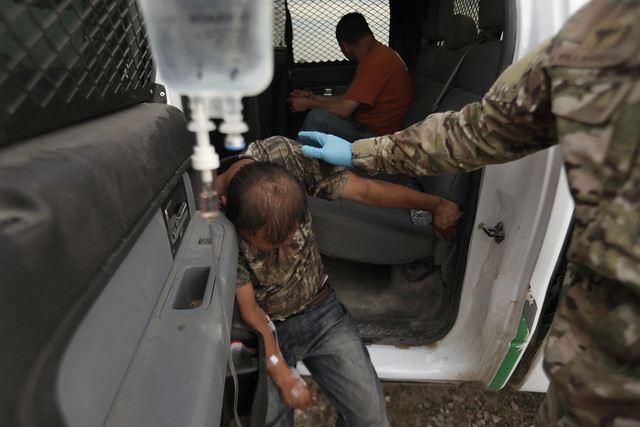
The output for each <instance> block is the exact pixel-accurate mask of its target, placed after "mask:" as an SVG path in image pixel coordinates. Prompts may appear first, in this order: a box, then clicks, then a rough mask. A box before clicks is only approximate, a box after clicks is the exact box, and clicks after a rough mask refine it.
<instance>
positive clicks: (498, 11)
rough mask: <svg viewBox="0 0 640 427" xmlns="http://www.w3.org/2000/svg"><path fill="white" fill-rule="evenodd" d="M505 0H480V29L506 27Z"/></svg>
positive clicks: (501, 28)
mask: <svg viewBox="0 0 640 427" xmlns="http://www.w3.org/2000/svg"><path fill="white" fill-rule="evenodd" d="M504 15H505V13H504V0H480V4H479V6H478V26H479V27H480V30H500V31H502V30H503V29H504Z"/></svg>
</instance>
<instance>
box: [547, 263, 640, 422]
mask: <svg viewBox="0 0 640 427" xmlns="http://www.w3.org/2000/svg"><path fill="white" fill-rule="evenodd" d="M564 293H565V294H564V296H563V298H562V301H561V303H560V306H559V307H558V310H557V312H556V315H555V318H554V320H553V324H552V326H551V331H550V335H549V341H548V343H547V347H546V350H545V361H544V365H545V366H544V367H545V371H546V372H547V375H548V376H549V379H550V385H549V391H548V392H547V396H546V398H545V401H544V402H543V404H542V406H541V408H540V411H539V412H538V417H537V420H536V424H537V425H542V426H548V425H554V426H590V425H615V426H632V425H634V426H635V425H638V426H640V299H639V298H638V297H637V296H636V295H635V294H634V293H633V292H631V291H630V290H629V289H627V288H625V287H624V286H622V285H620V284H619V283H617V282H614V281H611V280H607V279H604V278H602V277H599V276H594V275H592V274H590V273H589V272H585V271H584V270H581V269H580V268H578V267H576V266H575V265H573V266H570V267H569V270H568V274H567V278H566V280H565V285H564Z"/></svg>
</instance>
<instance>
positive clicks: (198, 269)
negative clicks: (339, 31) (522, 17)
mask: <svg viewBox="0 0 640 427" xmlns="http://www.w3.org/2000/svg"><path fill="white" fill-rule="evenodd" d="M317 3H318V2H311V1H304V0H275V1H274V11H276V15H275V16H274V79H273V81H272V83H271V85H270V86H269V87H268V89H267V90H265V91H264V92H263V93H262V94H260V95H258V96H255V97H250V98H245V99H244V101H243V104H244V116H245V120H246V121H247V123H248V124H249V132H248V133H247V134H245V139H246V140H247V141H252V140H256V139H262V138H266V137H269V136H272V135H286V136H288V137H290V138H292V139H295V137H296V134H297V132H298V129H299V126H300V124H301V122H302V120H303V119H304V114H293V113H291V112H290V111H289V108H288V106H287V103H286V98H287V97H288V93H289V92H290V91H291V90H293V89H306V90H312V91H314V92H315V93H317V94H326V93H331V94H339V93H344V92H345V91H346V88H347V87H348V85H349V82H350V81H351V78H352V77H353V73H354V69H355V68H354V66H353V65H352V64H349V63H348V62H347V61H346V59H345V58H340V57H337V59H335V58H334V59H329V60H322V59H320V60H312V59H308V58H305V57H304V54H303V53H301V51H299V49H302V48H301V47H300V46H303V47H304V44H305V42H302V44H296V43H297V42H296V40H297V39H302V40H304V37H305V36H304V35H305V33H304V31H305V27H304V25H305V20H303V19H300V17H301V16H302V15H303V14H304V12H305V11H306V10H307V9H305V8H313V7H318V6H317ZM320 3H322V2H320ZM336 3H339V4H341V6H344V13H348V12H351V11H353V9H352V8H353V5H351V4H350V2H348V1H344V2H331V4H332V5H335V4H336ZM370 3H371V7H374V8H375V7H380V8H381V9H380V10H382V11H383V12H380V13H383V15H384V19H383V21H384V22H385V27H384V28H386V33H383V34H381V33H378V32H376V31H378V30H375V31H374V34H375V35H376V37H377V38H378V39H379V40H380V39H381V38H382V39H383V40H384V42H385V43H388V45H389V46H391V47H392V48H394V49H395V50H396V51H397V52H398V53H399V54H400V56H401V57H402V58H403V60H404V61H405V63H406V65H407V67H408V69H409V71H410V73H411V77H412V84H413V90H414V99H413V102H412V104H411V106H410V109H409V112H408V113H407V115H406V117H405V119H404V125H405V126H409V125H411V124H414V123H417V122H419V121H421V120H423V119H424V118H425V117H426V116H427V115H428V114H430V113H432V112H441V111H448V110H457V109H459V108H461V107H462V106H464V105H465V104H467V103H469V102H474V101H479V100H480V99H481V97H482V95H483V94H484V93H485V92H486V91H487V89H488V88H489V87H490V86H491V84H492V83H493V81H494V80H495V79H496V78H497V76H498V75H499V73H500V72H501V71H502V70H503V69H504V68H505V67H506V66H508V65H509V64H510V63H511V61H512V58H513V52H514V46H515V30H516V29H515V22H516V20H515V5H514V4H513V2H510V1H508V0H426V1H419V0H410V1H409V0H388V1H387V0H379V1H376V2H374V1H372V2H370ZM358 4H359V5H362V3H358ZM378 4H379V5H378ZM359 7H360V6H359ZM320 10H322V8H321V9H320ZM376 10H377V9H372V10H371V12H370V13H371V14H373V13H374V12H375V11H376ZM278 11H279V12H278ZM359 11H360V12H362V13H363V14H364V15H365V17H368V16H367V11H366V10H359ZM278 13H280V15H278ZM333 13H339V11H333ZM338 16H339V15H338ZM0 20H1V22H2V26H3V28H4V30H2V32H1V33H0V34H2V36H1V37H2V40H3V42H2V43H1V44H0V46H1V47H0V58H1V61H0V63H1V64H2V67H1V68H0V98H1V105H2V110H1V111H2V114H0V121H1V130H0V208H1V209H0V248H2V249H1V250H0V265H1V271H2V274H1V275H0V276H1V277H0V284H1V286H2V290H3V292H4V295H3V298H2V299H1V300H0V301H1V303H0V304H1V308H0V312H1V313H2V320H3V321H2V322H1V323H2V327H0V331H1V332H0V334H1V337H2V340H3V341H2V342H3V348H4V349H5V350H4V351H3V352H2V353H3V355H2V361H3V363H2V368H1V369H2V379H3V381H2V383H3V385H2V387H1V388H0V393H1V397H0V400H1V402H2V408H1V411H2V414H1V417H2V419H3V420H5V422H7V423H8V424H9V425H21V426H22V425H29V426H30V425H82V426H90V425H123V423H124V422H125V421H126V422H127V423H128V424H130V425H131V424H132V425H181V424H209V423H210V420H211V417H213V418H214V419H220V420H221V421H220V423H221V424H222V425H230V423H231V419H232V417H233V414H232V409H231V406H230V403H229V401H230V400H232V398H231V397H230V396H232V395H233V387H232V386H233V383H232V381H231V380H230V379H229V378H230V377H228V372H227V367H226V366H221V365H223V364H221V363H218V364H216V363H215V360H226V356H227V354H226V349H225V348H226V346H224V345H221V344H222V341H223V340H225V339H227V338H226V335H225V333H224V331H223V328H222V327H221V325H222V324H223V323H224V321H223V319H224V318H225V316H227V314H228V315H229V317H230V316H231V312H232V311H233V295H232V293H231V292H228V293H227V294H226V295H223V294H222V291H221V289H222V286H220V285H221V284H223V283H225V282H224V281H225V280H232V278H234V277H235V266H236V265H235V262H236V261H235V259H236V258H235V257H236V256H237V240H236V237H235V232H234V230H233V227H232V225H231V224H230V223H229V222H228V221H227V220H226V218H224V217H221V218H220V219H219V220H218V221H217V222H216V224H215V225H214V226H209V225H208V224H207V223H206V222H204V221H203V220H202V219H201V218H200V217H199V215H198V214H197V206H196V202H195V200H197V197H196V196H195V195H194V193H195V188H194V187H195V186H194V185H193V184H192V183H193V182H194V177H193V170H192V169H191V166H190V160H189V156H190V154H191V150H192V147H193V144H194V137H193V135H192V134H191V133H190V132H188V131H187V129H186V124H187V121H188V119H189V116H190V111H189V105H188V100H187V99H186V98H184V99H183V101H184V102H183V111H184V112H183V111H181V110H180V109H178V108H176V107H173V106H170V105H167V104H166V88H164V87H163V86H162V85H160V84H157V83H156V82H155V77H156V74H155V69H154V65H153V50H152V48H150V47H149V44H148V41H147V40H146V37H145V31H144V25H143V23H144V17H143V16H141V14H140V11H139V9H138V8H137V6H136V3H135V1H134V0H113V1H107V0H96V1H92V2H85V1H72V0H67V1H65V0H49V1H20V2H12V3H11V4H4V5H3V6H2V9H0ZM328 22H329V23H330V24H331V25H332V26H334V25H335V21H334V20H333V18H331V19H329V20H328ZM307 25H308V24H307ZM332 28H334V27H332ZM311 29H313V26H312V27H311ZM306 37H309V36H308V35H307V36H306ZM309 40H310V41H308V42H307V44H308V45H309V44H310V45H311V46H313V45H314V38H313V37H310V39H309ZM5 41H6V42H5ZM381 41H382V40H381ZM329 44H334V45H335V46H332V49H335V50H336V51H337V52H339V49H338V46H337V42H335V41H334V40H330V42H329ZM211 139H212V142H213V143H214V145H215V146H216V150H217V151H218V153H219V154H220V155H221V157H223V158H224V157H227V156H230V155H233V154H236V153H234V152H229V151H226V150H225V149H224V144H223V135H222V134H220V133H219V132H218V131H214V132H212V133H211ZM481 175H482V172H481V171H477V172H473V173H468V174H457V175H447V176H440V177H421V178H411V177H407V176H397V175H394V176H391V175H379V176H375V177H372V179H383V180H391V181H392V182H397V183H401V184H403V185H409V186H412V187H413V188H416V189H418V190H420V191H424V192H427V193H430V194H436V195H439V196H442V197H445V198H447V199H450V200H452V201H454V202H456V203H457V204H458V205H459V206H460V207H461V209H462V210H463V212H464V215H463V221H462V226H461V233H460V237H459V238H458V240H457V241H456V242H455V243H450V242H444V241H440V240H437V239H435V237H434V234H433V232H432V230H431V226H430V225H429V224H424V223H421V222H420V221H416V218H415V215H416V212H411V211H405V210H389V209H380V208H374V207H370V206H365V205H362V204H359V203H356V202H352V201H348V200H342V199H338V200H335V201H332V202H327V201H324V200H320V199H313V198H310V199H309V204H310V208H311V211H312V213H313V216H314V223H315V227H316V232H317V234H318V239H319V244H320V249H321V252H322V254H323V259H324V261H325V264H326V267H327V270H328V273H329V276H330V283H331V285H332V287H333V288H334V289H335V290H336V292H337V293H338V297H339V299H340V300H341V301H342V302H343V303H344V304H345V305H346V306H347V308H348V309H349V310H350V311H351V313H352V315H353V317H354V318H355V320H356V321H357V323H358V326H359V329H360V332H361V334H362V338H363V339H364V340H365V342H367V343H377V344H388V345H396V346H416V345H429V344H433V343H436V342H437V341H438V340H439V339H440V338H442V337H443V336H445V335H446V334H447V332H448V330H449V329H450V328H451V326H452V325H453V322H454V321H455V318H456V313H457V308H458V303H459V296H460V287H461V283H462V279H463V277H464V266H465V261H466V252H467V249H468V243H469V238H470V235H471V228H472V226H473V222H474V212H475V206H476V202H477V197H478V189H479V185H480V180H481ZM412 214H413V216H412ZM214 265H216V268H218V269H219V271H218V272H217V275H216V274H214V273H213V272H212V269H213V267H212V266H214ZM229 289H232V287H230V288H229ZM225 307H226V309H227V311H228V313H225ZM229 327H230V328H231V331H230V332H231V339H232V340H240V341H242V342H244V343H245V344H246V345H247V346H248V347H250V348H253V349H255V353H253V354H252V355H250V356H247V357H245V358H244V359H243V358H240V359H239V360H240V363H239V365H238V366H239V367H238V375H239V378H240V381H241V382H242V381H243V382H245V383H246V384H245V386H244V390H250V392H248V394H249V395H248V396H247V397H246V398H244V399H240V400H241V401H242V402H243V404H242V405H241V406H242V407H241V408H239V410H240V412H241V414H242V415H243V417H245V419H246V420H248V421H249V422H248V423H247V425H259V416H256V415H255V414H259V413H261V412H263V411H264V408H265V406H264V405H265V402H264V399H261V398H260V396H261V395H264V393H265V387H266V385H265V373H264V369H263V368H264V366H263V365H264V350H263V349H262V348H261V342H260V341H261V340H260V339H259V337H257V336H256V335H255V334H254V333H252V331H250V330H248V329H247V328H246V327H244V326H243V325H242V324H241V322H240V321H239V320H238V317H237V314H236V313H233V323H232V324H231V325H230V326H229ZM261 366H262V369H261V368H260V367H261ZM95 384H100V385H101V386H100V387H95V386H94V385H95ZM193 384H197V387H193ZM225 388H226V390H227V391H226V393H223V392H222V390H224V389H225ZM223 394H225V396H226V398H225V400H224V402H225V403H224V404H222V403H221V404H218V405H217V404H211V402H212V401H215V400H216V396H217V399H218V400H220V401H222V395H223ZM159 402H160V403H159ZM251 414H254V415H253V417H252V415H251ZM256 423H258V424H256Z"/></svg>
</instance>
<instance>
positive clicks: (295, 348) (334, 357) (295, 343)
mask: <svg viewBox="0 0 640 427" xmlns="http://www.w3.org/2000/svg"><path fill="white" fill-rule="evenodd" d="M275 324H276V329H277V332H278V339H279V343H280V351H281V352H282V355H283V356H284V358H285V359H286V361H287V363H288V364H289V366H295V364H296V362H297V361H299V360H302V361H303V362H304V364H305V366H306V367H307V368H308V369H309V371H310V372H311V375H312V376H313V378H314V380H315V381H316V382H317V383H318V385H319V386H320V389H321V390H322V392H323V393H324V394H325V395H326V396H327V398H328V399H329V401H330V402H331V403H332V404H333V406H334V407H335V408H336V410H337V411H338V422H337V425H345V426H346V425H348V426H388V425H389V421H388V419H387V414H386V410H385V406H384V396H383V395H382V388H381V386H380V381H379V379H378V375H377V374H376V371H375V370H374V369H373V365H372V364H371V359H370V358H369V352H368V351H367V348H366V347H365V346H364V344H363V343H362V339H361V338H360V333H359V332H358V328H357V327H356V324H355V322H354V321H353V319H352V318H351V315H350V314H349V312H348V311H347V309H346V308H345V307H344V306H343V305H342V304H341V303H340V301H338V300H337V299H336V296H335V292H334V291H333V290H331V293H330V295H329V296H328V297H327V298H326V299H325V300H323V301H321V302H320V303H318V304H316V305H314V306H311V307H309V308H307V309H306V310H305V311H303V312H302V313H299V314H297V315H295V316H291V317H289V318H288V319H286V320H283V321H279V322H275ZM266 425H272V426H293V409H291V408H289V407H288V406H287V405H286V404H285V403H284V402H283V401H282V398H281V397H280V390H279V389H278V387H277V386H276V385H275V383H274V382H273V381H271V378H270V377H269V407H268V409H267V417H266Z"/></svg>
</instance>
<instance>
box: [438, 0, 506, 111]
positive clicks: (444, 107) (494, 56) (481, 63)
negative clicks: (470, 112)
mask: <svg viewBox="0 0 640 427" xmlns="http://www.w3.org/2000/svg"><path fill="white" fill-rule="evenodd" d="M478 15H479V20H478V25H479V27H480V34H479V38H480V43H479V44H477V45H474V46H472V47H471V48H470V49H469V52H468V53H467V55H466V56H465V58H464V61H463V62H462V64H461V66H460V70H459V72H458V74H457V76H456V78H455V80H454V81H453V83H452V85H451V89H450V90H449V91H448V92H447V93H446V94H445V96H444V97H443V99H442V101H441V102H440V105H439V107H438V109H437V111H449V110H459V109H460V108H461V107H462V106H464V105H467V104H469V103H471V102H476V101H480V100H481V99H482V96H483V95H484V94H485V93H486V92H487V90H489V88H490V87H491V85H492V84H493V82H494V81H495V80H496V78H497V77H498V75H499V74H500V72H501V71H502V68H503V65H502V64H503V63H504V61H503V58H502V55H503V41H502V34H503V31H504V25H505V10H504V2H503V1H502V0H480V4H479V14H478Z"/></svg>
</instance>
